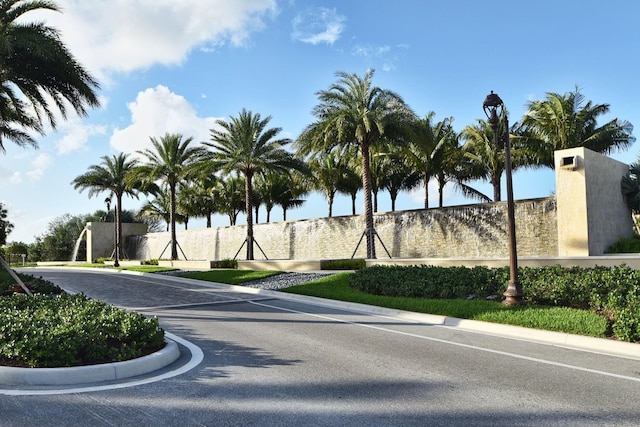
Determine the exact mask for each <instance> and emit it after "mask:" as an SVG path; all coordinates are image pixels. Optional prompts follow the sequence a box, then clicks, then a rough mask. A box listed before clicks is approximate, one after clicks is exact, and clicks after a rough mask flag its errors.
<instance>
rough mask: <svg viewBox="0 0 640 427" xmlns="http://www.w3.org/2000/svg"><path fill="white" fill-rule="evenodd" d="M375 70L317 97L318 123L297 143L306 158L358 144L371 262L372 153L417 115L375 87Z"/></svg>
mask: <svg viewBox="0 0 640 427" xmlns="http://www.w3.org/2000/svg"><path fill="white" fill-rule="evenodd" d="M373 74H374V71H373V70H368V71H367V72H366V73H365V75H364V76H363V77H360V76H358V75H356V74H348V73H345V72H338V73H337V74H336V76H337V77H338V81H337V82H335V83H334V84H332V85H331V86H330V87H329V89H328V90H322V91H319V92H317V93H316V95H317V96H318V100H319V101H320V103H319V104H318V105H317V106H316V107H315V108H314V109H313V115H314V116H315V117H316V119H317V121H316V122H315V123H312V124H311V125H309V126H308V127H307V128H306V129H305V130H304V131H303V132H302V135H301V136H300V137H299V138H298V141H297V142H296V144H297V146H298V151H299V152H301V154H302V155H306V154H309V153H311V152H314V151H315V152H318V149H319V148H321V147H324V148H325V149H327V150H330V149H331V148H332V147H333V146H335V145H339V146H344V145H352V144H355V145H357V146H358V147H359V149H360V155H361V162H362V188H363V190H364V205H365V234H366V242H367V258H376V250H375V229H374V224H373V206H372V201H371V168H370V157H369V150H370V148H371V145H372V144H374V143H375V142H376V141H378V140H379V139H380V138H383V137H387V138H393V137H394V135H395V134H400V133H402V132H403V131H404V130H405V126H406V124H407V123H409V122H411V121H413V120H414V118H415V115H414V113H413V111H412V110H411V109H410V108H409V107H408V106H407V104H406V103H405V102H404V100H403V99H402V98H401V97H400V95H398V94H396V93H394V92H392V91H389V90H383V89H380V88H379V87H375V86H373V81H372V80H373Z"/></svg>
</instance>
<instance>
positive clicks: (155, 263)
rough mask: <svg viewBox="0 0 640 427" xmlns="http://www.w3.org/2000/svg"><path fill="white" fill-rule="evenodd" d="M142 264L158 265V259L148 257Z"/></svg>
mask: <svg viewBox="0 0 640 427" xmlns="http://www.w3.org/2000/svg"><path fill="white" fill-rule="evenodd" d="M142 265H158V260H157V259H148V260H145V261H142Z"/></svg>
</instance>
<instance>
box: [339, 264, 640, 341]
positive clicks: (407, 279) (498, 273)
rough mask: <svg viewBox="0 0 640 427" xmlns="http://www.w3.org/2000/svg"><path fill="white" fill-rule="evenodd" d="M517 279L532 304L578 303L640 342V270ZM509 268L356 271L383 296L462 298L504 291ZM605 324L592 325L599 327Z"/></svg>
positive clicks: (355, 283)
mask: <svg viewBox="0 0 640 427" xmlns="http://www.w3.org/2000/svg"><path fill="white" fill-rule="evenodd" d="M518 278H519V280H520V284H521V286H522V291H523V293H524V295H525V296H524V299H525V302H526V303H527V304H535V305H539V306H551V307H565V308H575V309H580V310H585V311H590V312H592V313H597V314H599V315H601V316H602V319H603V320H602V321H605V322H608V323H609V327H608V329H611V330H612V331H613V333H615V335H616V336H617V337H618V338H620V339H622V340H625V341H634V342H637V341H640V308H639V307H640V271H638V270H633V269H631V268H630V267H628V266H626V265H622V266H615V267H601V266H600V267H594V268H580V267H562V266H559V265H555V266H549V267H536V268H533V267H524V268H522V267H521V268H519V270H518ZM508 279H509V269H508V268H498V269H490V268H487V267H474V268H466V267H434V266H409V267H404V266H384V267H382V266H376V267H369V268H366V269H364V270H359V271H356V272H354V273H353V274H352V275H351V276H350V283H351V286H352V287H353V288H354V289H357V290H360V291H362V292H365V293H369V294H373V295H383V296H397V297H409V298H435V299H461V298H467V297H469V296H470V295H473V296H474V297H476V298H484V297H486V296H488V295H501V294H502V293H503V292H504V290H505V289H506V284H507V282H508ZM600 328H601V325H595V326H593V329H594V330H599V329H600Z"/></svg>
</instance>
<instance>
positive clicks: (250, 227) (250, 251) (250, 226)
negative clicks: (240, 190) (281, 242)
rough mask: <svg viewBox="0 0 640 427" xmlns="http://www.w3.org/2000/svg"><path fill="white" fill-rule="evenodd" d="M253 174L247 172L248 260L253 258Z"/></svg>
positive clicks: (245, 187) (245, 177)
mask: <svg viewBox="0 0 640 427" xmlns="http://www.w3.org/2000/svg"><path fill="white" fill-rule="evenodd" d="M252 178H253V175H252V174H251V173H249V172H245V176H244V179H245V186H244V190H245V192H244V193H245V198H246V207H247V260H248V261H251V260H253V206H251V205H252V203H251V195H252V194H253V188H252V182H251V180H252Z"/></svg>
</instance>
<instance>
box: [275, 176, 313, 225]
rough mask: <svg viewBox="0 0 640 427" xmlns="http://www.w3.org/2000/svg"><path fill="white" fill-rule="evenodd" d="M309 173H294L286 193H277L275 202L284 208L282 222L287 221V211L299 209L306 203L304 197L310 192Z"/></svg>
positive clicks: (289, 179) (288, 181)
mask: <svg viewBox="0 0 640 427" xmlns="http://www.w3.org/2000/svg"><path fill="white" fill-rule="evenodd" d="M307 175H308V171H304V172H298V171H294V172H292V173H290V174H289V175H288V180H287V181H286V183H287V189H286V191H281V192H276V194H275V195H276V197H275V202H276V204H277V205H278V206H280V207H281V208H282V220H283V221H286V220H287V210H289V209H292V208H299V207H300V206H302V205H303V204H304V202H305V200H304V199H302V198H301V197H303V196H304V195H306V194H307V193H308V192H309V188H308V186H307V184H306V177H307Z"/></svg>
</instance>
